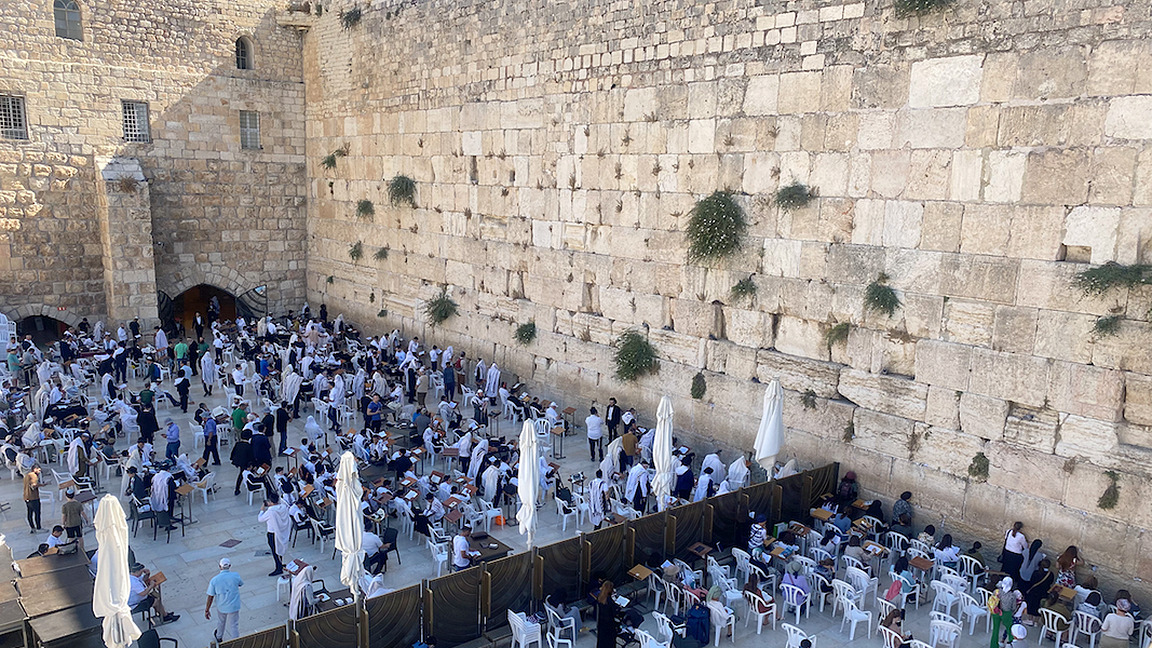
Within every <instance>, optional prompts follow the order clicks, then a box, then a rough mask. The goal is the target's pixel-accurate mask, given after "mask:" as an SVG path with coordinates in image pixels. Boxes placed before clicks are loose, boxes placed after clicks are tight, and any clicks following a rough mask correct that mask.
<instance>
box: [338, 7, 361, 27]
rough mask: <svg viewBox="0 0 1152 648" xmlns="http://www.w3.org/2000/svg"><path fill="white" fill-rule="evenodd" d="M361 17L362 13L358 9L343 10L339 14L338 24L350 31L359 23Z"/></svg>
mask: <svg viewBox="0 0 1152 648" xmlns="http://www.w3.org/2000/svg"><path fill="white" fill-rule="evenodd" d="M362 17H363V12H361V11H360V7H352V8H351V9H345V10H344V11H341V12H340V24H341V25H343V26H344V29H352V28H353V27H355V26H356V25H357V24H358V23H359V22H360V18H362Z"/></svg>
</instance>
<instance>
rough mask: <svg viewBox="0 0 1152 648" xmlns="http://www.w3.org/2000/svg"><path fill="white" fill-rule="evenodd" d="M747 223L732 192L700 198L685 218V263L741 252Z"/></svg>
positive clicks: (721, 192) (722, 192)
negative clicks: (686, 245) (686, 221)
mask: <svg viewBox="0 0 1152 648" xmlns="http://www.w3.org/2000/svg"><path fill="white" fill-rule="evenodd" d="M747 231H748V219H747V217H746V216H745V215H744V209H743V208H742V207H740V205H739V203H737V202H736V200H735V199H734V198H733V197H732V194H731V192H728V191H716V192H713V193H712V194H711V195H710V196H708V197H706V198H701V199H700V200H699V201H698V202H697V203H696V205H695V206H694V207H693V208H692V211H691V212H690V213H689V215H688V227H687V228H686V229H685V232H684V233H685V235H686V236H687V238H688V260H689V261H691V262H698V261H711V260H717V259H722V258H724V257H726V256H729V255H731V254H733V253H735V252H736V250H738V249H740V246H741V245H742V244H743V242H744V234H745V233H746V232H747Z"/></svg>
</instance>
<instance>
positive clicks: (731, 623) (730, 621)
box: [709, 607, 736, 647]
mask: <svg viewBox="0 0 1152 648" xmlns="http://www.w3.org/2000/svg"><path fill="white" fill-rule="evenodd" d="M709 609H711V608H709ZM724 609H725V611H727V613H728V616H726V617H724V621H723V622H722V623H713V624H712V625H714V626H716V639H715V641H713V642H712V645H713V646H717V647H718V646H719V645H720V633H721V632H723V631H724V630H725V629H727V630H728V631H729V632H731V635H729V639H731V640H732V643H736V613H735V612H733V611H732V608H727V607H726V608H724Z"/></svg>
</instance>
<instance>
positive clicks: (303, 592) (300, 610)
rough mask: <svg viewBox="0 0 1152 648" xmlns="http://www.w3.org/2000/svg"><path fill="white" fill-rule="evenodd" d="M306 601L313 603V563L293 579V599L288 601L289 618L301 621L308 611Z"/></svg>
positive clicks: (309, 603)
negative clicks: (305, 607)
mask: <svg viewBox="0 0 1152 648" xmlns="http://www.w3.org/2000/svg"><path fill="white" fill-rule="evenodd" d="M305 603H307V604H308V605H311V604H312V565H308V566H307V567H305V568H304V569H301V570H300V573H299V574H296V576H295V577H294V578H293V579H292V599H291V601H290V602H289V603H288V618H289V619H292V620H293V621H299V620H300V619H301V618H302V617H303V616H304V613H305V612H306V610H305V609H304V606H305Z"/></svg>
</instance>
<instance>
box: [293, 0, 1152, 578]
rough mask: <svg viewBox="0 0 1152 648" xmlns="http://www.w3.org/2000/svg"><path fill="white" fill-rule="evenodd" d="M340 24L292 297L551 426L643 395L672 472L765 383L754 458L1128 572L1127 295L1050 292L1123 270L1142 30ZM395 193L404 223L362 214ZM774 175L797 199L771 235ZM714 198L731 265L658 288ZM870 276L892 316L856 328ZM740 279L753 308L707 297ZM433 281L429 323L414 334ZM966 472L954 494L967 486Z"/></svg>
mask: <svg viewBox="0 0 1152 648" xmlns="http://www.w3.org/2000/svg"><path fill="white" fill-rule="evenodd" d="M352 6H353V3H351V2H341V3H339V6H337V7H335V8H330V9H329V11H328V13H327V14H326V16H325V17H323V18H320V19H317V20H315V21H314V24H313V26H312V28H311V31H310V32H309V33H308V34H307V36H306V37H305V42H304V52H305V56H304V70H305V80H306V85H307V111H308V119H307V131H308V139H307V147H308V151H307V153H308V155H307V158H308V163H307V164H308V173H309V177H310V195H309V199H310V202H309V208H308V209H309V219H308V229H309V234H310V237H309V265H308V289H309V297H310V299H312V300H313V301H314V302H315V301H325V300H326V301H327V302H328V305H329V308H330V311H332V312H335V311H349V312H351V313H352V314H353V315H354V316H355V318H356V319H357V320H359V322H360V323H362V324H364V325H365V326H367V327H368V328H369V329H370V330H371V329H375V330H386V329H390V328H392V327H394V326H397V325H402V326H403V327H404V328H405V329H406V330H408V331H414V332H417V333H420V334H422V335H424V336H426V337H427V339H431V340H432V341H435V342H438V343H440V344H441V345H443V344H454V345H455V346H456V347H457V349H465V350H466V351H467V352H468V355H469V356H474V355H475V354H476V353H479V354H480V355H482V356H484V357H486V358H489V359H492V358H495V359H496V360H498V361H499V362H500V363H501V365H502V366H504V368H505V369H506V370H509V371H512V372H515V373H516V374H518V375H519V376H520V377H522V378H524V379H526V380H528V381H529V383H530V384H531V385H532V386H533V388H534V389H540V390H544V391H545V392H546V393H547V392H548V391H553V392H554V393H556V394H557V395H561V396H562V397H565V399H566V401H565V402H566V403H571V404H579V405H581V406H582V407H581V409H583V406H584V405H586V403H587V402H588V401H589V400H591V399H593V398H596V399H599V400H600V401H604V400H606V399H607V397H609V396H617V397H618V398H620V399H622V401H624V402H626V403H629V404H635V405H637V406H638V407H639V408H640V410H641V411H642V412H643V414H644V418H645V419H646V420H648V421H649V422H650V421H651V418H652V416H653V413H654V411H655V406H656V403H657V400H658V398H659V396H660V395H661V394H663V393H668V394H671V395H672V396H673V397H674V398H675V403H676V407H677V418H676V421H677V426H678V427H679V428H682V429H683V430H684V431H685V432H686V433H689V434H692V435H693V436H694V437H695V438H697V439H699V440H701V441H702V445H705V446H706V445H707V444H708V443H709V442H712V443H716V444H718V445H722V446H725V447H731V448H740V449H745V450H746V449H748V448H750V446H751V442H752V438H753V436H754V434H755V430H756V425H757V421H758V418H759V416H760V402H761V398H762V396H761V395H762V392H763V384H758V383H757V382H756V381H757V380H758V381H760V383H764V382H767V381H768V380H770V379H771V378H774V377H779V378H780V380H781V382H782V383H783V385H784V387H785V388H786V390H787V392H786V393H787V395H788V396H787V403H786V409H785V419H786V423H787V424H788V426H789V436H788V438H787V441H786V454H787V455H788V456H797V457H799V458H800V459H801V460H803V461H808V462H823V461H826V460H839V461H842V462H844V463H845V464H846V466H847V467H850V468H853V469H855V470H856V472H857V473H858V474H860V475H861V478H862V481H863V483H864V485H865V487H866V488H867V489H868V490H869V491H870V492H873V493H880V494H883V495H884V496H885V497H886V499H890V498H891V497H892V496H893V495H894V494H896V493H899V492H900V491H902V490H905V489H909V490H912V491H914V492H915V493H916V500H915V501H916V502H917V503H918V504H919V506H920V507H921V510H922V511H925V513H923V514H922V515H921V519H919V520H918V523H920V524H922V523H924V522H927V521H939V520H940V518H944V520H945V524H944V528H945V529H946V530H952V531H959V532H962V533H974V534H980V535H981V536H983V537H984V538H985V539H986V540H988V539H994V538H996V537H997V535H998V533H999V532H1000V529H1002V528H1003V527H1004V526H1005V525H1007V524H1009V523H1010V522H1011V521H1013V520H1015V519H1021V520H1024V521H1025V522H1026V524H1027V525H1028V526H1029V528H1030V530H1031V533H1032V534H1034V535H1038V536H1040V537H1043V538H1044V539H1045V541H1046V543H1047V545H1048V546H1049V547H1051V548H1052V549H1053V550H1054V551H1059V550H1062V549H1063V547H1064V546H1065V545H1067V544H1077V545H1080V546H1081V547H1082V549H1083V552H1084V554H1085V555H1086V556H1087V557H1088V559H1089V560H1090V561H1091V562H1093V563H1094V564H1098V565H1100V566H1101V575H1102V576H1105V577H1107V578H1108V579H1110V581H1109V582H1110V583H1111V584H1113V585H1115V584H1118V583H1124V584H1131V583H1133V581H1132V580H1131V578H1132V577H1140V578H1142V579H1144V580H1145V581H1147V580H1149V579H1152V558H1149V556H1152V544H1149V543H1150V542H1152V540H1149V537H1150V536H1149V535H1148V534H1147V533H1145V531H1146V530H1147V529H1149V528H1152V509H1149V507H1148V506H1147V505H1146V502H1147V501H1148V497H1149V495H1150V494H1152V493H1150V491H1149V488H1150V486H1149V483H1150V482H1149V481H1148V479H1147V477H1148V472H1149V468H1148V466H1149V465H1150V464H1149V458H1152V453H1150V452H1149V449H1150V448H1152V427H1149V425H1152V377H1150V375H1152V355H1149V351H1148V350H1149V348H1152V346H1150V344H1149V343H1150V342H1152V325H1150V323H1149V321H1148V314H1147V311H1148V308H1149V306H1150V305H1152V292H1150V291H1148V290H1147V289H1143V290H1132V291H1129V290H1127V289H1116V290H1113V291H1111V292H1108V293H1107V294H1105V295H1104V296H1102V297H1086V296H1085V295H1084V294H1083V293H1082V292H1081V291H1080V290H1079V289H1076V288H1074V287H1073V286H1072V283H1071V282H1072V279H1073V277H1074V275H1075V274H1076V273H1077V272H1079V271H1081V270H1084V269H1085V268H1087V267H1089V263H1091V264H1101V263H1104V262H1107V261H1118V262H1121V263H1125V264H1132V263H1137V262H1144V263H1147V262H1150V261H1152V247H1150V246H1149V244H1148V238H1149V236H1150V235H1152V217H1150V216H1152V214H1150V212H1149V209H1148V207H1149V205H1152V152H1150V150H1149V148H1148V138H1150V137H1152V126H1150V124H1152V97H1150V96H1148V95H1147V94H1145V93H1149V92H1150V91H1152V87H1149V83H1150V81H1149V79H1152V75H1150V74H1149V72H1150V71H1152V44H1150V43H1152V41H1150V40H1149V38H1148V37H1149V36H1150V35H1152V22H1150V21H1149V16H1148V15H1147V11H1146V7H1144V8H1141V7H1143V5H1140V4H1139V3H1129V2H1125V1H1124V0H1114V1H1112V2H1108V1H1104V2H1100V1H1097V0H1077V1H1076V2H1072V3H1068V2H1055V1H1054V0H1027V1H1025V2H1015V3H980V2H974V1H970V0H958V1H957V2H956V3H954V5H953V6H952V7H950V8H948V9H946V10H943V11H940V12H937V13H933V14H930V15H927V16H925V17H922V18H898V17H896V16H895V15H894V10H893V7H892V5H891V4H890V3H888V2H886V1H881V2H871V1H869V2H863V3H860V2H845V1H840V0H832V1H818V0H802V1H797V2H753V1H751V0H721V1H718V2H708V3H699V2H690V1H688V0H653V1H652V2H644V3H634V2H611V1H608V0H590V1H589V2H583V3H556V2H546V1H543V0H537V1H535V2H527V3H525V2H508V1H497V2H478V1H473V2H467V1H459V0H453V1H447V0H442V1H431V2H420V3H416V4H415V6H412V5H411V3H404V4H403V5H400V4H398V3H391V2H380V1H377V2H372V3H371V5H368V4H361V5H360V7H361V8H362V9H363V17H362V19H361V21H360V22H359V23H358V24H355V25H352V26H351V27H350V28H345V27H344V26H342V25H341V21H340V19H339V17H338V15H337V11H336V10H338V9H347V8H350V7H352ZM344 146H347V150H348V152H349V155H348V156H347V157H343V158H339V159H338V164H337V166H336V168H335V169H333V170H326V169H324V168H322V167H321V166H320V160H321V158H323V157H324V156H325V155H327V154H329V153H332V152H333V151H335V150H337V149H340V148H341V147H344ZM397 173H402V174H406V175H408V176H411V177H412V178H414V179H415V180H416V182H417V185H418V196H417V201H418V204H419V208H418V209H412V208H409V207H392V206H390V205H388V204H387V198H386V187H385V185H386V182H387V180H388V179H389V178H391V177H392V176H393V175H394V174H397ZM792 182H801V183H805V184H807V185H809V186H811V187H816V188H818V190H819V198H818V199H817V200H815V201H813V202H812V203H811V204H809V205H808V206H806V207H803V208H800V209H796V210H793V211H783V210H780V209H778V208H777V206H776V205H775V204H774V200H773V198H774V195H775V192H776V191H777V189H778V188H779V187H781V186H783V185H786V184H789V183H792ZM720 189H730V190H733V191H735V192H737V193H738V194H740V195H739V200H740V202H741V203H742V204H743V206H744V208H745V210H746V212H747V214H748V217H749V221H750V231H749V233H750V235H749V237H748V240H747V241H746V242H745V243H744V245H743V248H742V250H741V252H740V254H739V255H738V256H736V257H735V258H732V259H729V260H726V261H723V262H721V263H718V264H715V265H713V266H702V265H696V264H690V263H687V262H686V260H685V257H686V255H685V250H686V242H685V237H684V233H683V232H684V228H685V225H686V223H687V220H688V214H689V212H690V210H691V209H692V207H693V204H694V203H695V201H696V200H697V199H698V198H700V197H702V196H704V195H707V194H709V193H711V192H713V191H716V190H720ZM365 199H367V200H370V201H372V202H373V204H374V214H373V215H360V216H358V215H357V204H358V202H359V201H361V200H365ZM357 242H359V243H360V244H361V249H362V253H363V256H362V257H361V258H359V259H358V260H353V259H352V258H351V257H350V255H349V248H350V246H352V245H353V244H355V243H357ZM380 248H387V250H388V256H387V258H386V259H377V258H375V256H374V253H375V252H376V251H377V250H379V249H380ZM881 274H886V275H887V276H888V277H889V279H888V285H890V286H892V287H893V288H894V289H895V290H896V293H897V295H898V296H899V298H900V300H901V302H902V306H901V307H900V308H899V309H898V310H897V311H896V312H895V314H894V316H892V317H888V316H885V315H882V314H877V313H876V312H874V311H869V310H866V309H865V307H864V296H865V291H866V287H867V286H868V285H869V284H871V283H872V282H874V281H876V280H877V279H878V278H880V275H881ZM749 276H751V278H752V281H753V282H754V283H755V284H756V286H757V291H756V293H755V296H754V297H752V298H751V299H745V300H736V299H733V298H732V295H731V288H732V286H733V285H734V284H736V283H737V281H739V280H741V279H744V278H746V277H749ZM442 285H447V286H448V287H449V290H450V293H451V295H452V297H453V298H454V299H455V300H456V301H457V302H459V304H460V306H461V313H460V315H458V316H457V317H455V318H453V319H450V320H449V321H447V322H446V323H445V324H443V325H442V326H441V327H440V328H438V329H436V330H425V325H424V317H423V315H422V313H421V312H420V307H421V305H422V303H423V302H422V300H425V299H428V298H429V297H431V296H433V295H434V294H436V293H437V292H438V291H439V289H440V287H441V286H442ZM1113 314H1117V315H1120V316H1122V318H1123V320H1122V322H1121V326H1120V329H1119V332H1118V333H1117V334H1116V335H1111V336H1095V335H1094V334H1093V331H1092V329H1093V326H1094V325H1095V323H1096V322H1097V320H1098V318H1100V317H1102V316H1108V315H1113ZM528 321H534V322H535V323H536V326H537V330H538V336H537V339H536V340H535V341H534V342H532V343H531V344H529V345H527V346H524V347H521V346H519V345H517V344H516V343H515V342H514V340H513V337H512V332H513V331H514V329H515V327H516V326H517V325H518V324H521V323H524V322H528ZM839 323H848V324H849V327H850V328H849V332H848V335H847V339H846V340H842V341H834V342H833V343H832V344H829V343H828V342H827V340H826V338H825V335H826V334H827V333H828V332H829V330H830V329H832V327H833V326H834V325H836V324H839ZM635 327H639V328H640V329H641V330H643V331H645V332H646V334H647V335H648V336H649V338H650V339H651V341H652V342H653V344H654V345H655V346H656V347H657V349H658V351H659V352H660V354H661V356H662V362H661V365H660V371H659V374H658V375H656V376H652V377H647V378H643V379H641V380H640V381H639V382H637V383H635V384H621V383H619V382H617V381H616V380H615V379H614V378H613V377H612V374H613V369H614V367H613V361H612V348H611V346H610V345H611V343H612V341H613V340H614V339H615V338H616V336H618V335H619V334H620V333H621V332H623V331H625V330H627V329H629V328H635ZM698 371H702V372H703V374H704V375H705V377H706V379H707V382H708V391H707V394H706V395H705V397H704V398H703V399H702V400H701V401H693V400H691V399H690V398H689V396H688V393H689V385H690V382H691V379H692V377H693V376H694V375H695V374H696V373H697V372H698ZM707 440H711V441H707ZM981 452H982V453H984V455H985V456H986V457H987V458H988V459H989V461H990V467H989V470H988V477H987V479H986V481H985V480H983V479H982V478H979V477H970V476H969V473H968V469H969V466H970V465H971V464H972V460H973V458H974V457H976V455H977V453H981ZM1108 470H1113V471H1116V473H1115V474H1116V475H1117V477H1118V484H1119V503H1118V505H1117V506H1116V507H1115V508H1113V509H1108V510H1105V509H1101V508H1100V507H1099V506H1098V501H1097V500H1098V498H1099V497H1100V496H1101V494H1102V493H1103V492H1104V490H1105V487H1106V485H1107V484H1108V483H1110V482H1109V478H1108V477H1107V476H1106V473H1105V471H1108ZM1132 586H1133V587H1137V588H1139V584H1135V585H1132Z"/></svg>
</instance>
